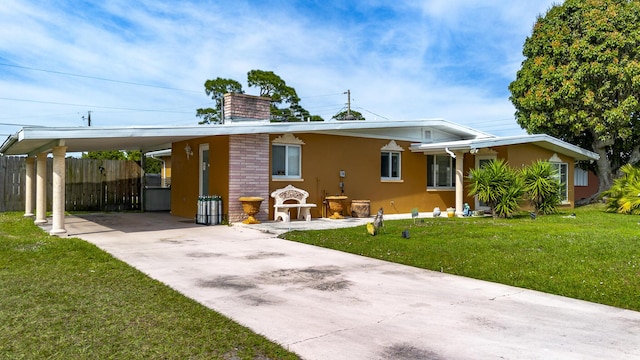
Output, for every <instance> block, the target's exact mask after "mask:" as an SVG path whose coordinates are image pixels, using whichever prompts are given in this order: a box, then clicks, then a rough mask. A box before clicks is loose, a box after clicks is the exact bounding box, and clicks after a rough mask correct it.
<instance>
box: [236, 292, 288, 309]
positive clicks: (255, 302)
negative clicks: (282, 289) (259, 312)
mask: <svg viewBox="0 0 640 360" xmlns="http://www.w3.org/2000/svg"><path fill="white" fill-rule="evenodd" d="M239 298H240V299H242V301H244V302H245V303H246V304H248V305H250V306H261V305H274V304H279V303H282V302H283V301H282V300H281V299H276V298H273V297H270V296H259V295H253V294H247V295H241V296H239Z"/></svg>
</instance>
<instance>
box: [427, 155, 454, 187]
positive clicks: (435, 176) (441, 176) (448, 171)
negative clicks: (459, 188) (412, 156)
mask: <svg viewBox="0 0 640 360" xmlns="http://www.w3.org/2000/svg"><path fill="white" fill-rule="evenodd" d="M455 186H456V159H454V158H452V157H451V156H449V155H427V187H429V188H455Z"/></svg>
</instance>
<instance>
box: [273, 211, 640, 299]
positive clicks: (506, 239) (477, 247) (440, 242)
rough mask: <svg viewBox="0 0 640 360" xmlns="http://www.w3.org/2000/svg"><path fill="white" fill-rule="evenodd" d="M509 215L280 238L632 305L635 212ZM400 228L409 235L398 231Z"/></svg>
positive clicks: (638, 291) (637, 290)
mask: <svg viewBox="0 0 640 360" xmlns="http://www.w3.org/2000/svg"><path fill="white" fill-rule="evenodd" d="M571 212H575V214H576V217H575V218H573V217H570V216H568V215H569V213H562V214H558V215H547V216H539V217H538V218H537V219H536V220H531V219H530V217H529V216H528V214H523V215H520V216H517V217H515V218H512V219H497V220H493V219H491V218H475V217H472V218H453V219H448V218H435V219H434V218H427V219H418V221H417V222H416V223H415V224H414V221H413V220H396V221H385V224H384V229H383V230H382V233H380V234H378V235H376V236H370V235H369V234H368V233H367V231H366V229H365V227H364V226H361V227H357V228H346V229H334V230H322V231H304V232H300V231H293V232H290V233H287V234H284V235H282V237H283V238H286V239H289V240H294V241H299V242H303V243H307V244H312V245H317V246H322V247H327V248H332V249H336V250H341V251H345V252H349V253H354V254H359V255H363V256H368V257H372V258H377V259H382V260H387V261H391V262H396V263H400V264H406V265H411V266H416V267H420V268H424V269H430V270H435V271H442V272H446V273H450V274H456V275H461V276H466V277H471V278H476V279H482V280H488V281H492V282H498V283H503V284H507V285H513V286H518V287H522V288H527V289H534V290H539V291H543V292H547V293H552V294H557V295H562V296H568V297H572V298H576V299H582V300H587V301H592V302H597V303H601V304H607V305H612V306H616V307H620V308H625V309H631V310H636V311H640V222H639V221H640V217H638V216H632V215H619V214H613V213H606V212H604V207H603V206H601V205H590V206H586V207H582V208H578V209H575V210H571ZM403 230H408V231H409V235H410V238H409V239H404V238H402V236H401V234H402V231H403Z"/></svg>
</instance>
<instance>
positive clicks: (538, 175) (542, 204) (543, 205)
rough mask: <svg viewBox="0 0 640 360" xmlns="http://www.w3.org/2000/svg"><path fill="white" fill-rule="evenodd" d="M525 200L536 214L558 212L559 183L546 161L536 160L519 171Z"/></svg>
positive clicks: (559, 200)
mask: <svg viewBox="0 0 640 360" xmlns="http://www.w3.org/2000/svg"><path fill="white" fill-rule="evenodd" d="M520 176H521V178H522V182H523V186H524V194H525V198H526V199H527V200H528V201H529V204H531V206H532V207H533V208H534V210H535V212H536V214H554V213H556V212H557V211H558V205H559V204H560V202H561V199H560V186H561V184H560V182H559V181H558V178H557V176H556V171H555V170H554V168H553V167H552V166H551V164H550V163H549V162H548V161H544V160H538V161H536V162H534V163H533V164H531V165H529V166H527V167H525V168H523V169H522V170H521V171H520Z"/></svg>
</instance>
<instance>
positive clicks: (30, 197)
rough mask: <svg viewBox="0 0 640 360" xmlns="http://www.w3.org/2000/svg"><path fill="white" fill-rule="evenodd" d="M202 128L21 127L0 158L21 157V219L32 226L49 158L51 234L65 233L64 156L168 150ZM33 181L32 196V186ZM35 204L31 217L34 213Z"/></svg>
mask: <svg viewBox="0 0 640 360" xmlns="http://www.w3.org/2000/svg"><path fill="white" fill-rule="evenodd" d="M202 133H203V127H202V126H199V127H195V126H193V127H172V128H166V127H165V128H159V127H125V128H122V127H118V128H116V127H111V128H108V127H86V128H77V127H73V128H69V127H60V128H49V127H24V128H22V129H21V130H20V131H18V132H17V133H16V134H15V135H12V136H10V137H8V138H7V139H6V140H5V142H4V143H3V144H2V146H1V147H0V153H1V154H2V155H25V156H26V157H27V159H26V176H25V177H26V178H25V184H26V186H25V187H26V191H25V216H34V215H35V223H36V224H44V223H46V222H47V218H46V211H47V209H46V204H47V199H46V194H47V189H46V184H47V179H46V176H47V175H46V174H47V157H48V156H49V154H52V155H53V179H52V183H53V185H52V186H53V189H52V194H53V199H52V228H51V230H50V234H51V235H61V234H65V233H66V232H67V230H66V229H65V216H64V213H65V173H66V169H65V158H66V155H67V153H73V152H85V151H106V150H129V151H131V150H140V151H141V152H142V153H146V152H150V151H154V150H163V149H169V148H171V143H172V142H173V141H181V140H188V139H193V138H196V137H200V136H202ZM34 182H35V185H36V186H35V188H36V189H35V194H33V184H34ZM34 205H35V214H34Z"/></svg>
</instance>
